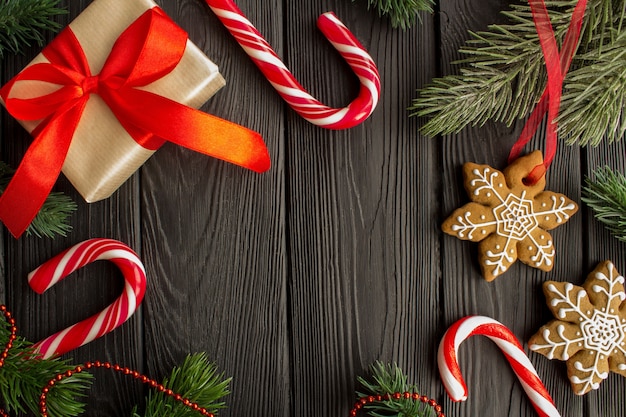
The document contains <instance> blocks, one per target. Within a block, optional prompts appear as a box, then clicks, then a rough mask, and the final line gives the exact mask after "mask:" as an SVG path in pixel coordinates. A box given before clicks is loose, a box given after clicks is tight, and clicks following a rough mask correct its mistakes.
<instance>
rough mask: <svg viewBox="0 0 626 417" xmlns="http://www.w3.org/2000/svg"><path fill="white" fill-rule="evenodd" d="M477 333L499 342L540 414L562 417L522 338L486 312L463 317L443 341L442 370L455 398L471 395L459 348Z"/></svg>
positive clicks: (440, 349)
mask: <svg viewBox="0 0 626 417" xmlns="http://www.w3.org/2000/svg"><path fill="white" fill-rule="evenodd" d="M474 335H481V336H487V337H488V338H489V339H491V340H492V341H494V342H495V344H496V345H498V347H499V348H500V350H502V352H503V353H504V356H506V358H507V360H508V361H509V363H510V364H511V367H512V368H513V371H514V372H515V374H516V375H517V377H518V378H519V380H520V382H521V383H522V386H523V387H524V391H526V394H527V395H528V397H529V398H530V401H531V402H532V404H533V406H534V407H535V410H537V413H538V414H539V415H540V416H542V417H560V414H559V412H558V410H557V409H556V406H555V404H554V401H553V400H552V397H551V396H550V394H549V393H548V390H547V389H546V387H545V386H544V385H543V382H541V379H540V378H539V376H538V375H537V371H536V370H535V367H534V366H533V364H532V363H530V360H529V359H528V356H526V353H525V352H524V349H523V348H522V345H521V344H520V342H519V340H517V338H516V337H515V335H514V334H513V333H512V332H511V331H510V330H509V329H508V328H507V327H506V326H504V325H503V324H502V323H500V322H498V321H496V320H494V319H491V318H489V317H484V316H469V317H464V318H462V319H460V320H459V321H457V322H456V323H454V324H453V325H452V326H451V327H450V328H449V329H448V331H447V332H446V333H445V334H444V336H443V339H442V340H441V343H440V344H439V352H438V353H437V362H438V364H439V374H440V375H441V379H442V380H443V385H444V386H445V388H446V391H448V395H449V396H450V398H451V399H452V400H453V401H465V400H466V399H467V386H466V385H465V381H464V380H463V376H462V375H461V369H460V368H459V364H458V362H457V352H458V350H459V345H460V344H461V343H462V342H463V341H464V340H465V339H467V338H469V337H471V336H474Z"/></svg>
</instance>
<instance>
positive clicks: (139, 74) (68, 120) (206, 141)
mask: <svg viewBox="0 0 626 417" xmlns="http://www.w3.org/2000/svg"><path fill="white" fill-rule="evenodd" d="M186 45H187V34H186V33H185V32H184V31H183V30H182V29H181V28H180V27H178V26H177V25H176V24H175V23H174V22H173V21H172V20H171V19H169V18H168V17H167V16H166V15H165V14H164V13H163V11H162V10H161V9H159V8H158V7H155V8H152V9H150V10H148V11H146V12H145V13H144V14H142V15H141V16H140V17H139V18H137V19H136V20H135V21H134V22H133V23H132V24H131V25H130V26H129V27H128V28H127V29H126V30H125V31H124V32H123V33H122V34H121V35H120V36H119V37H118V39H117V41H116V42H115V44H114V45H113V47H112V49H111V52H110V54H109V56H108V57H107V59H106V61H105V63H104V66H103V68H102V69H101V70H100V73H99V74H95V75H94V74H92V72H91V69H90V67H89V62H88V61H87V58H86V57H85V53H84V51H83V49H82V47H81V45H80V42H79V41H78V39H77V38H76V35H75V34H74V33H73V32H72V29H71V27H67V28H66V29H65V30H63V31H62V32H61V33H60V34H59V35H58V36H57V37H56V38H55V39H54V40H53V41H52V43H51V44H50V45H48V46H47V47H46V48H45V49H44V51H43V52H42V53H43V55H44V56H45V57H46V59H47V60H48V61H49V62H48V63H41V64H34V65H32V66H30V67H28V68H26V69H25V70H24V71H22V72H21V73H20V74H18V75H17V76H16V77H15V78H14V79H13V80H11V81H10V82H9V83H8V84H7V85H6V86H4V87H3V88H2V89H1V90H0V96H2V98H3V100H4V101H5V104H6V108H7V110H8V111H9V113H11V114H12V115H13V116H14V117H16V118H17V119H21V120H34V121H37V120H41V122H40V124H39V125H38V126H37V128H35V130H33V132H32V133H33V135H34V136H35V137H34V140H33V143H32V144H31V146H30V147H29V149H28V151H27V152H26V155H25V156H24V159H23V161H22V163H21V164H20V166H19V167H18V169H17V171H16V172H15V174H14V176H13V180H12V181H11V182H10V183H9V185H8V186H7V188H6V190H5V191H4V193H3V194H2V195H1V196H0V220H2V221H3V222H4V223H5V224H6V226H7V228H8V229H9V231H10V232H11V233H12V234H13V235H14V236H16V237H19V236H20V235H21V234H22V233H23V232H24V231H25V230H26V228H27V227H28V225H29V224H30V223H31V221H32V220H33V218H34V217H35V215H36V214H37V212H38V211H39V209H40V208H41V206H42V204H43V202H44V201H45V199H46V197H47V195H48V194H49V193H50V190H51V189H52V186H53V185H54V183H55V182H56V179H57V177H58V175H59V173H60V171H61V168H62V166H63V163H64V161H65V158H66V156H67V153H68V150H69V147H70V144H71V141H72V138H73V136H74V132H75V131H76V127H77V126H78V124H79V122H80V119H81V117H82V114H83V111H84V109H85V107H86V105H87V102H88V100H89V97H90V95H91V94H98V95H99V96H100V97H101V98H102V99H103V101H104V102H105V103H106V104H107V105H108V106H109V108H110V109H111V111H112V112H113V114H114V115H115V117H116V118H117V119H118V121H119V122H120V124H121V125H122V126H123V127H124V129H125V130H126V131H127V132H128V134H129V135H130V136H131V137H132V138H133V140H135V141H136V142H137V143H138V144H139V145H141V146H143V147H145V148H148V149H157V148H158V147H159V146H161V145H162V144H163V143H164V141H171V142H174V143H176V144H178V145H181V146H184V147H187V148H190V149H193V150H195V151H197V152H201V153H204V154H206V155H210V156H214V157H217V158H220V159H223V160H225V161H228V162H232V163H234V164H237V165H241V166H243V167H245V168H249V169H252V170H254V171H256V172H263V171H266V170H267V169H269V166H270V160H269V155H268V152H267V148H266V147H265V144H264V143H263V139H262V138H261V136H260V135H259V134H258V133H256V132H253V131H251V130H248V129H246V128H244V127H242V126H239V125H236V124H234V123H230V122H227V121H225V120H222V119H219V118H217V117H214V116H211V115H208V114H205V113H202V112H200V111H198V110H195V109H192V108H190V107H187V106H185V105H182V104H180V103H177V102H175V101H173V100H170V99H168V98H166V97H162V96H159V95H157V94H154V93H151V92H148V91H145V90H143V89H141V88H138V87H144V86H147V85H148V84H150V83H152V82H154V81H156V80H159V79H161V78H162V77H163V76H165V75H167V74H169V73H170V72H171V71H172V70H173V69H174V68H175V67H176V66H177V65H178V64H179V62H180V60H181V58H182V57H183V55H184V53H185V48H186ZM34 81H36V82H44V83H49V84H51V85H54V86H56V88H57V89H56V90H51V91H50V92H48V93H46V94H43V95H41V96H38V97H19V96H17V97H16V96H15V95H16V94H11V93H12V91H13V89H14V87H16V85H18V83H21V82H34Z"/></svg>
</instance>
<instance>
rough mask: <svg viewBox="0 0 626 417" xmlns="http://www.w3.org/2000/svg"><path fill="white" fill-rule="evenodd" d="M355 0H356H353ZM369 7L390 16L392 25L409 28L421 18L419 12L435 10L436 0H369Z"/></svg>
mask: <svg viewBox="0 0 626 417" xmlns="http://www.w3.org/2000/svg"><path fill="white" fill-rule="evenodd" d="M352 1H355V0H352ZM367 2H368V3H367V8H368V9H371V8H374V9H376V11H377V12H378V15H379V16H389V17H390V18H391V26H392V27H394V28H397V27H400V28H402V29H407V28H409V27H411V25H413V24H414V23H415V20H416V19H420V15H419V12H421V11H426V12H428V13H432V12H433V6H434V5H435V1H434V0H367Z"/></svg>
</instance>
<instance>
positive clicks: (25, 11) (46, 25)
mask: <svg viewBox="0 0 626 417" xmlns="http://www.w3.org/2000/svg"><path fill="white" fill-rule="evenodd" d="M59 2H60V0H3V1H0V57H2V56H4V54H5V53H6V52H7V51H9V52H12V53H18V52H20V51H21V48H23V47H24V46H30V45H31V44H32V43H33V42H34V43H37V44H38V45H41V44H42V43H43V41H44V37H43V35H42V32H43V31H46V30H49V31H57V30H58V29H60V27H61V26H60V25H59V23H57V22H55V21H54V20H53V18H54V17H55V16H56V15H59V14H66V13H67V11H66V10H64V9H62V8H60V7H59Z"/></svg>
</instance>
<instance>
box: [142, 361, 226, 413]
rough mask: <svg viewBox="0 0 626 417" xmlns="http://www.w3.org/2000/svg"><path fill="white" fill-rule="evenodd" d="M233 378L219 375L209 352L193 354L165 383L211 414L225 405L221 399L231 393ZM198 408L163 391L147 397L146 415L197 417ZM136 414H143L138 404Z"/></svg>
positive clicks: (151, 393) (152, 393)
mask: <svg viewBox="0 0 626 417" xmlns="http://www.w3.org/2000/svg"><path fill="white" fill-rule="evenodd" d="M229 383H230V378H228V379H224V375H223V374H218V373H217V369H216V367H215V365H214V364H212V363H211V362H209V360H208V358H207V356H206V354H204V353H196V354H194V355H189V356H187V358H186V359H185V362H184V363H183V365H182V366H181V367H180V368H174V369H173V370H172V373H171V375H170V377H169V378H167V379H165V380H164V381H163V385H164V386H165V387H167V388H170V389H171V390H173V391H174V392H176V393H178V394H180V395H181V396H182V397H184V398H187V399H189V400H191V401H192V402H195V403H196V404H198V405H199V406H200V407H203V408H205V409H206V410H207V411H209V412H211V413H215V412H217V410H219V409H221V408H224V402H221V401H220V399H221V398H222V397H224V396H226V395H228V394H229V392H228V384H229ZM197 415H198V413H197V411H194V410H192V409H190V408H189V407H187V406H185V405H183V404H182V403H180V402H178V401H175V400H174V399H172V398H171V397H168V396H167V395H165V394H163V393H162V392H156V393H154V392H152V391H151V392H150V394H149V395H148V398H147V400H146V411H145V414H144V416H145V417H197ZM132 416H133V417H141V415H140V414H139V413H138V411H137V407H135V408H134V409H133V412H132Z"/></svg>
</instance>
